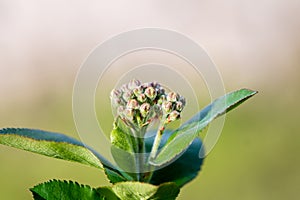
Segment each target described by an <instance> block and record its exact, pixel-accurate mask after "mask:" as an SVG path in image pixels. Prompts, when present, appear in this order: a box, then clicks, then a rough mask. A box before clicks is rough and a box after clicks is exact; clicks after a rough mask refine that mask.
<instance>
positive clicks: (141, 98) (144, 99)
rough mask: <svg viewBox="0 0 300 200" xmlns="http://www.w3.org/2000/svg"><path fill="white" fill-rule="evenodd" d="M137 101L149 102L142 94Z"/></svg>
mask: <svg viewBox="0 0 300 200" xmlns="http://www.w3.org/2000/svg"><path fill="white" fill-rule="evenodd" d="M137 100H138V101H139V102H141V103H143V102H145V101H146V100H147V97H146V95H145V94H140V95H139V96H138V97H137Z"/></svg>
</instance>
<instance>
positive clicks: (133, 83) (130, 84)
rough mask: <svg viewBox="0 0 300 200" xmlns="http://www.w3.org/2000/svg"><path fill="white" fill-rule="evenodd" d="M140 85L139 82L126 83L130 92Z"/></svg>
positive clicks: (134, 80)
mask: <svg viewBox="0 0 300 200" xmlns="http://www.w3.org/2000/svg"><path fill="white" fill-rule="evenodd" d="M140 85H141V82H140V81H139V80H136V79H133V80H131V81H130V82H129V83H128V86H127V87H128V89H130V90H132V89H134V88H136V87H138V86H140Z"/></svg>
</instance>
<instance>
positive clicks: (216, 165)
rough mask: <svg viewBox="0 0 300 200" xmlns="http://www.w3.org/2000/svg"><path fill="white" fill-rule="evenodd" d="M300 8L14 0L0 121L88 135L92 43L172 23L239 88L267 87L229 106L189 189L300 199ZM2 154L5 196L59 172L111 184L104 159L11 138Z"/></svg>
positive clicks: (1, 77)
mask: <svg viewBox="0 0 300 200" xmlns="http://www.w3.org/2000/svg"><path fill="white" fill-rule="evenodd" d="M299 8H300V1H293V0H288V1H283V0H277V1H273V0H262V1H258V0H254V1H239V0H229V1H223V2H221V1H190V2H181V1H169V0H167V1H163V2H161V1H147V2H146V1H137V0H135V1H130V2H126V1H110V2H101V1H100V2H98V1H90V2H86V1H72V2H70V1H47V2H45V1H43V2H42V1H41V2H35V1H26V2H23V1H19V0H16V1H8V0H2V1H0V30H1V31H0V95H1V96H0V97H1V98H0V127H28V128H39V129H44V130H51V131H57V132H62V133H66V134H68V135H71V136H73V137H76V138H79V137H78V135H77V132H76V129H75V125H74V122H73V116H72V89H73V83H74V80H75V78H76V73H77V71H78V69H79V68H80V65H81V63H82V62H83V61H84V59H85V58H86V57H87V56H88V54H89V52H90V51H91V50H92V49H93V48H94V47H95V46H96V45H98V44H99V43H101V42H103V41H105V40H106V39H108V38H110V37H111V36H112V35H115V34H118V33H120V32H123V31H127V30H131V29H135V28H140V27H161V28H168V29H172V30H175V31H179V32H181V33H183V34H185V35H187V36H189V37H190V38H192V39H193V40H194V41H196V42H197V43H199V44H200V45H202V46H203V47H204V48H205V49H206V50H207V52H208V54H209V55H210V57H211V58H212V59H213V61H214V63H215V64H216V65H217V66H218V68H219V70H220V73H221V74H222V76H223V80H224V83H225V88H226V91H227V92H229V91H232V90H236V89H239V88H242V87H247V88H251V89H255V90H258V91H259V94H258V95H256V96H255V97H254V98H253V99H250V100H249V101H247V102H246V103H245V104H243V105H242V106H241V107H239V108H238V109H236V110H234V111H232V112H231V113H229V114H228V115H227V118H226V122H225V126H224V129H223V132H222V135H221V137H220V139H219V141H218V143H217V145H216V146H215V148H214V149H213V151H212V152H211V153H210V154H209V156H208V157H207V158H206V160H205V163H204V165H203V168H202V171H201V172H200V175H199V176H198V177H197V179H195V180H194V181H192V182H191V183H189V184H188V185H186V186H185V187H184V188H183V189H182V190H181V193H180V196H179V199H205V200H210V199H211V200H214V199H222V200H227V199H228V200H229V199H230V200H232V199H243V200H247V199H249V200H250V199H251V200H252V199H256V200H260V199H261V200H265V199H272V200H276V199H278V200H281V199H299V196H300V171H299V168H300V156H299V153H300V150H299V145H300V136H299V130H300V129H299V119H300V115H299V112H300V106H299V103H298V102H299V100H298V98H299V97H300V94H299V90H300V80H299V73H300V68H299V65H300V59H299V55H300V20H299V19H300V13H299ZM127 64H128V63H127ZM129 64H130V63H129ZM114 81H115V80H113V81H112V83H113V84H114ZM204 93H206V91H205V92H204ZM203 102H207V97H206V98H203V101H202V100H201V99H200V102H199V104H200V105H205V104H204V103H203ZM100 112H101V111H100ZM108 114H109V115H110V113H109V112H108ZM110 117H111V116H110ZM108 126H110V125H108ZM0 163H1V164H0V177H1V179H0V199H22V200H26V199H31V194H30V192H29V191H28V188H29V187H32V186H34V185H35V184H37V183H40V182H43V181H46V180H49V179H54V178H55V179H67V180H75V181H78V182H79V183H82V184H90V185H92V186H95V187H96V186H100V185H106V184H108V182H107V180H106V178H105V176H104V174H103V173H101V172H99V171H98V170H96V169H93V168H89V167H85V166H82V165H79V164H76V163H70V162H65V161H61V160H55V159H50V158H46V157H43V156H39V155H35V154H31V153H28V152H24V151H20V150H16V149H12V148H9V147H6V146H3V145H1V146H0Z"/></svg>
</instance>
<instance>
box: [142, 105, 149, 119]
mask: <svg viewBox="0 0 300 200" xmlns="http://www.w3.org/2000/svg"><path fill="white" fill-rule="evenodd" d="M149 110H150V104H149V103H143V104H142V105H141V106H140V113H141V115H142V117H146V116H147V115H148V114H149Z"/></svg>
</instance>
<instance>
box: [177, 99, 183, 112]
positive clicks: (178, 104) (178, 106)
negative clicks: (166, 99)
mask: <svg viewBox="0 0 300 200" xmlns="http://www.w3.org/2000/svg"><path fill="white" fill-rule="evenodd" d="M183 106H184V105H183V103H182V102H181V101H177V102H176V110H177V111H179V112H181V111H182V109H183Z"/></svg>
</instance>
